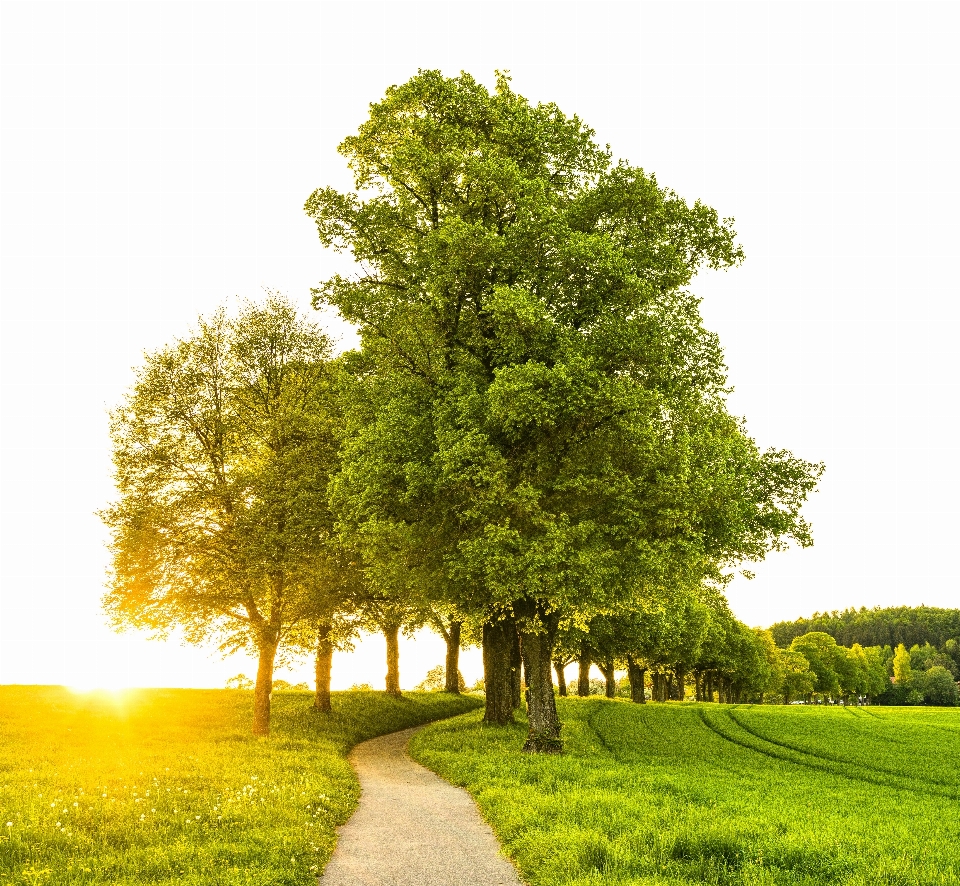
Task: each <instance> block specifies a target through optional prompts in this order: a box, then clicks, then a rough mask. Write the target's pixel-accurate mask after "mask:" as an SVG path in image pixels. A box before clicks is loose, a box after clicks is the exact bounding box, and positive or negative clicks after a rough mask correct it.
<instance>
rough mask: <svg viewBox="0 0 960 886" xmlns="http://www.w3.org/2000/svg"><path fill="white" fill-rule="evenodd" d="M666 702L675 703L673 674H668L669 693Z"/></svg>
mask: <svg viewBox="0 0 960 886" xmlns="http://www.w3.org/2000/svg"><path fill="white" fill-rule="evenodd" d="M664 701H673V674H667V691H666V698H665V699H664Z"/></svg>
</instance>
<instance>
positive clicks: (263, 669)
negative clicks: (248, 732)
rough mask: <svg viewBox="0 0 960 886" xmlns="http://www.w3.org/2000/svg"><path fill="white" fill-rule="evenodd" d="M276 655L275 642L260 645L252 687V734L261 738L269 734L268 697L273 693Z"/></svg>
mask: <svg viewBox="0 0 960 886" xmlns="http://www.w3.org/2000/svg"><path fill="white" fill-rule="evenodd" d="M276 655H277V644H276V643H274V644H272V645H270V644H264V645H262V646H261V647H260V656H259V659H258V661H257V682H256V685H255V686H254V687H253V734H254V735H256V736H259V737H261V738H266V737H267V736H268V735H269V734H270V699H271V697H272V695H273V660H274V658H276Z"/></svg>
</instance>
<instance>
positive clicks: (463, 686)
mask: <svg viewBox="0 0 960 886" xmlns="http://www.w3.org/2000/svg"><path fill="white" fill-rule="evenodd" d="M446 685H447V670H446V668H445V667H444V666H443V665H437V666H436V667H434V668H430V670H429V671H427V676H426V677H424V678H423V682H422V683H420V684H419V685H418V686H417V692H442V691H443V687H444V686H446ZM457 686H458V688H459V689H460V691H461V692H466V691H467V683H466V681H465V680H464V679H463V674H461V673H460V671H457ZM481 688H482V687H481Z"/></svg>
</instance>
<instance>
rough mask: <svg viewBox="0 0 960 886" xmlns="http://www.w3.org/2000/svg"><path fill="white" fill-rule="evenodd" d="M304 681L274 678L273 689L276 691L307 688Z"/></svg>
mask: <svg viewBox="0 0 960 886" xmlns="http://www.w3.org/2000/svg"><path fill="white" fill-rule="evenodd" d="M309 688H310V687H309V686H307V684H306V683H288V682H287V681H286V680H274V681H273V691H274V692H277V691H280V690H284V689H299V690H302V689H309Z"/></svg>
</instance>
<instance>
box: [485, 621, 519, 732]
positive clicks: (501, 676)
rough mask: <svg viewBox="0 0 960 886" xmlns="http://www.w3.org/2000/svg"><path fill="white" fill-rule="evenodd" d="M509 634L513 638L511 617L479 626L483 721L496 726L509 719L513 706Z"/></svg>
mask: <svg viewBox="0 0 960 886" xmlns="http://www.w3.org/2000/svg"><path fill="white" fill-rule="evenodd" d="M511 634H512V635H513V637H514V638H516V634H517V631H516V627H515V626H514V622H513V619H512V618H505V619H502V620H501V621H497V622H488V623H487V624H485V625H484V626H483V685H484V689H485V691H486V705H485V707H484V711H483V721H484V723H494V724H496V725H497V726H504V725H506V724H507V723H512V722H513V711H514V709H515V705H514V698H513V690H514V675H513V673H512V668H513V659H512V651H513V646H512V641H511V636H510V635H511ZM517 691H519V683H518V685H517Z"/></svg>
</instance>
